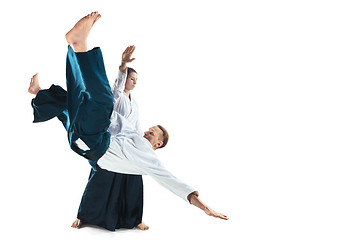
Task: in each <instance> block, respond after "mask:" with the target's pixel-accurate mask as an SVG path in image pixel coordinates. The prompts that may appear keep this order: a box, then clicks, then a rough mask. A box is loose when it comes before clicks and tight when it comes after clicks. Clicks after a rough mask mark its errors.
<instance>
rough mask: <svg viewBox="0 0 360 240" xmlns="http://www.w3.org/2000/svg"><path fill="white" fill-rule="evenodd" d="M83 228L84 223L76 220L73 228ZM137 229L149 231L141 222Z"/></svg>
mask: <svg viewBox="0 0 360 240" xmlns="http://www.w3.org/2000/svg"><path fill="white" fill-rule="evenodd" d="M81 226H82V221H81V220H80V219H76V220H75V221H74V222H73V224H72V225H71V227H72V228H77V229H80V228H81ZM136 228H137V229H140V230H143V231H145V230H148V229H149V226H147V225H146V224H145V223H144V222H141V223H140V224H139V225H137V226H136Z"/></svg>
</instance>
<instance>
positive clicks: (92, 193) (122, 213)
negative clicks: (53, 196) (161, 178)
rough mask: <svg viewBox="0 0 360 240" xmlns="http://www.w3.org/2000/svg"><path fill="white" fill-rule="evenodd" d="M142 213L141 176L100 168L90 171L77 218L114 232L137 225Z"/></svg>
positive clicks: (139, 222)
mask: <svg viewBox="0 0 360 240" xmlns="http://www.w3.org/2000/svg"><path fill="white" fill-rule="evenodd" d="M142 213H143V183H142V176H140V175H127V174H120V173H113V172H109V171H106V170H104V169H101V168H98V169H97V171H96V172H95V171H92V172H91V174H90V178H89V181H88V184H87V186H86V188H85V191H84V194H83V197H82V199H81V203H80V207H79V211H78V215H77V218H78V219H81V221H82V222H84V223H89V224H93V225H97V226H99V227H103V228H106V229H108V230H110V231H115V229H118V228H128V229H131V228H134V227H136V226H138V225H140V224H141V221H142ZM75 222H76V221H75Z"/></svg>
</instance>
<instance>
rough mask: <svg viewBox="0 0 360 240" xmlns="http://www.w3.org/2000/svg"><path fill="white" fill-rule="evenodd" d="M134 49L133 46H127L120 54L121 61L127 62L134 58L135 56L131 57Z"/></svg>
mask: <svg viewBox="0 0 360 240" xmlns="http://www.w3.org/2000/svg"><path fill="white" fill-rule="evenodd" d="M134 51H135V46H134V45H132V46H129V47H127V48H126V49H125V51H124V52H123V54H122V58H121V62H122V64H123V63H129V62H132V61H134V60H135V58H131V56H132V54H133V52H134Z"/></svg>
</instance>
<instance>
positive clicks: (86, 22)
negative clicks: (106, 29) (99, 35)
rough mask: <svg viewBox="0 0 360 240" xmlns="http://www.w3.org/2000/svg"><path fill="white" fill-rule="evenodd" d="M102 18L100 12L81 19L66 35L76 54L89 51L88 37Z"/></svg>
mask: <svg viewBox="0 0 360 240" xmlns="http://www.w3.org/2000/svg"><path fill="white" fill-rule="evenodd" d="M100 17H101V15H100V14H99V13H98V12H92V13H91V14H88V15H87V16H85V17H83V18H82V19H80V20H79V21H78V22H77V23H76V24H75V26H74V27H73V28H72V29H71V30H70V31H69V32H68V33H67V34H66V35H65V38H66V41H67V42H68V43H69V45H70V46H71V47H72V48H73V49H74V51H75V52H86V51H87V37H88V36H89V33H90V30H91V28H92V26H93V25H94V23H95V22H96V21H97V20H98V19H99V18H100Z"/></svg>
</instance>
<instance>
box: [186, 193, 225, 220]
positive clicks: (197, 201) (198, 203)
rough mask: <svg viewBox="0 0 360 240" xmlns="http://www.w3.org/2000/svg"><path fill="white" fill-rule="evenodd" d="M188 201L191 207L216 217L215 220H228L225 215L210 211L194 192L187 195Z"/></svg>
mask: <svg viewBox="0 0 360 240" xmlns="http://www.w3.org/2000/svg"><path fill="white" fill-rule="evenodd" d="M188 200H189V202H190V203H191V204H192V205H194V206H196V207H198V208H200V209H201V210H203V211H204V212H205V213H206V214H207V215H209V216H212V217H216V218H221V219H224V220H228V219H229V218H228V217H227V216H226V215H224V214H222V213H218V212H216V211H214V210H213V209H211V208H210V207H209V206H207V205H205V203H203V202H202V201H201V200H200V199H199V197H198V194H197V193H196V192H193V193H191V194H189V196H188Z"/></svg>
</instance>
